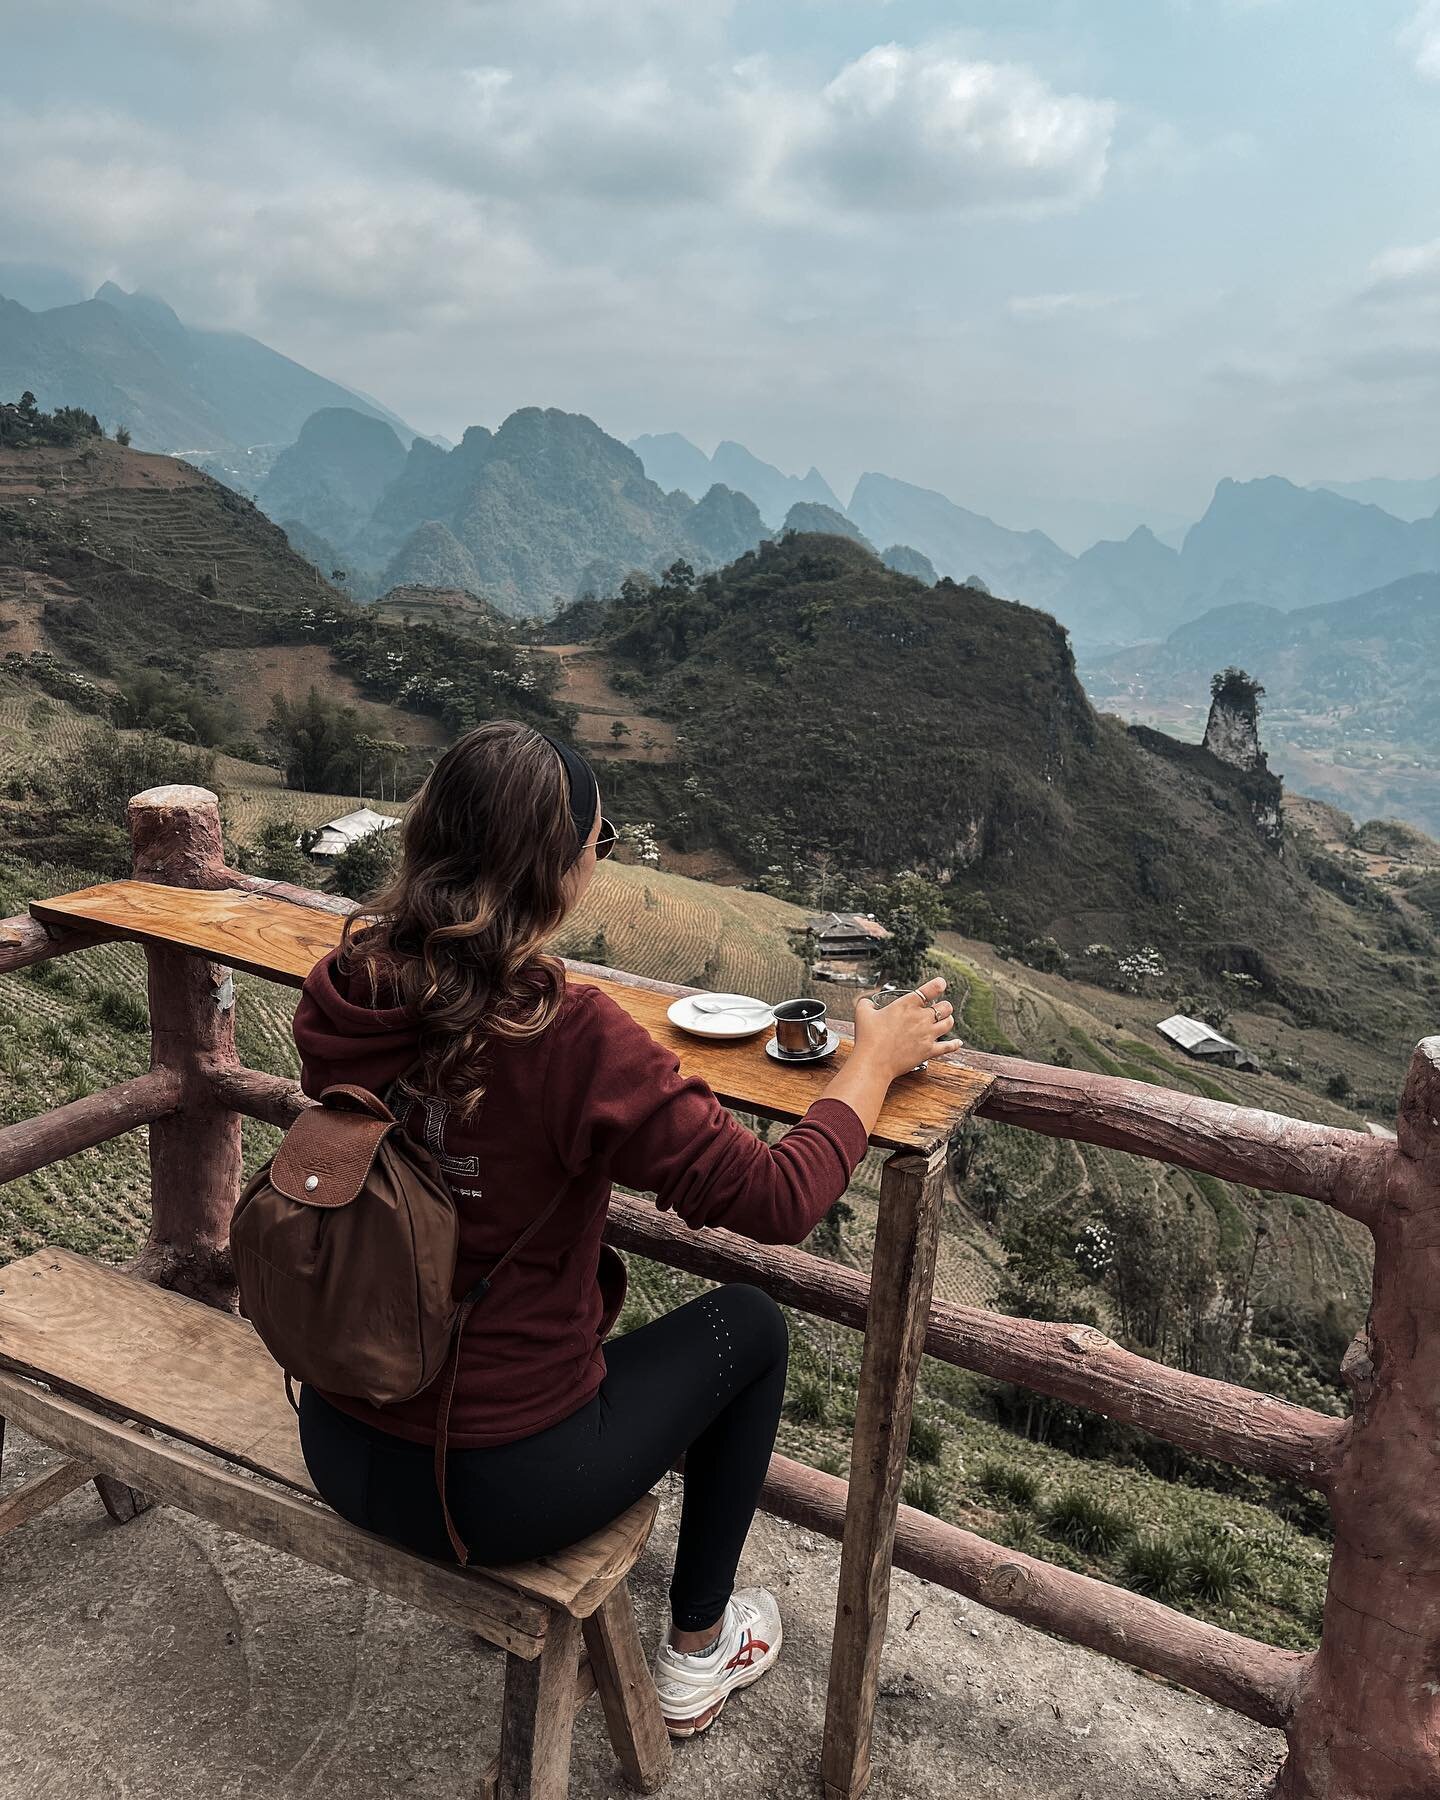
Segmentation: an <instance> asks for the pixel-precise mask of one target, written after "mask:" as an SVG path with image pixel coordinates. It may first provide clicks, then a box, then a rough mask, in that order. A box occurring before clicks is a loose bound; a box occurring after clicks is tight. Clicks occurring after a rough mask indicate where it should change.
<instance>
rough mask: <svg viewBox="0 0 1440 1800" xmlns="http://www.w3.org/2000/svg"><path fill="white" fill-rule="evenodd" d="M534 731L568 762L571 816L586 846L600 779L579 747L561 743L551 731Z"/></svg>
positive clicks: (582, 846) (581, 840)
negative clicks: (596, 777)
mask: <svg viewBox="0 0 1440 1800" xmlns="http://www.w3.org/2000/svg"><path fill="white" fill-rule="evenodd" d="M535 735H536V736H537V737H542V738H544V740H545V742H546V743H547V744H549V746H550V748H551V749H552V750H554V751H555V753H556V755H557V756H558V757H559V758H560V761H561V762H562V763H563V764H564V765H565V781H566V784H567V785H568V787H569V789H570V819H571V822H572V823H573V824H574V827H575V838H576V842H577V843H578V844H579V846H580V848H581V849H582V850H583V849H584V847H585V842H586V839H587V838H588V837H589V836H590V827H591V826H592V825H593V824H594V823H595V814H596V812H597V810H598V809H599V805H600V783H599V782H598V781H597V780H596V779H595V771H594V770H593V769H592V768H591V767H590V765H589V763H588V762H586V760H585V758H584V757H583V756H582V755H581V754H580V752H579V751H578V750H572V749H571V748H570V746H569V745H568V744H562V743H561V742H560V740H559V739H558V738H553V737H551V736H550V734H549V732H546V731H538V732H536V734H535Z"/></svg>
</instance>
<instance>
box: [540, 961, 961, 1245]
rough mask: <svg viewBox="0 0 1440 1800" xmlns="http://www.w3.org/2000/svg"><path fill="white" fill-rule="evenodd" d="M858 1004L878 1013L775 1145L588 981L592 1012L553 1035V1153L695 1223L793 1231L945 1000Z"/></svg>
mask: <svg viewBox="0 0 1440 1800" xmlns="http://www.w3.org/2000/svg"><path fill="white" fill-rule="evenodd" d="M930 985H931V986H934V984H933V983H932V984H930ZM864 1010H865V1011H866V1012H867V1013H871V1014H873V1017H872V1018H868V1019H866V1020H865V1021H864V1022H863V1023H861V1024H860V1025H859V1026H858V1027H857V1034H856V1048H855V1049H854V1050H853V1051H852V1052H851V1054H850V1056H849V1058H847V1061H846V1065H845V1067H844V1068H843V1069H842V1070H841V1071H840V1073H839V1074H837V1076H836V1077H835V1080H834V1081H833V1082H831V1084H830V1086H829V1087H828V1088H827V1090H826V1092H825V1094H824V1095H822V1096H821V1098H820V1099H819V1100H817V1101H816V1102H815V1104H814V1105H813V1106H812V1107H811V1108H810V1110H809V1111H808V1112H807V1113H806V1115H805V1117H804V1118H803V1119H801V1120H800V1122H799V1123H798V1124H797V1125H794V1126H792V1127H791V1128H790V1130H789V1131H787V1132H786V1134H785V1136H784V1137H783V1138H782V1139H781V1140H780V1141H779V1142H778V1143H776V1144H773V1145H772V1144H764V1143H762V1142H761V1141H760V1140H759V1138H757V1137H756V1136H755V1134H754V1133H753V1132H750V1131H747V1130H746V1129H745V1128H744V1126H742V1125H740V1124H739V1123H737V1121H736V1120H735V1119H734V1118H732V1117H731V1115H730V1114H729V1113H728V1112H726V1110H725V1108H724V1107H723V1106H721V1104H720V1102H719V1101H718V1100H717V1099H716V1097H715V1095H714V1093H713V1092H712V1090H711V1089H710V1088H709V1087H708V1086H707V1084H706V1083H705V1082H703V1081H700V1080H698V1079H696V1078H694V1077H689V1078H686V1077H683V1076H682V1075H681V1074H680V1070H679V1062H678V1059H677V1058H676V1056H675V1053H674V1051H673V1050H670V1049H667V1048H666V1047H665V1046H664V1045H663V1044H658V1043H656V1041H655V1039H654V1038H652V1037H651V1036H650V1034H649V1033H648V1032H647V1031H645V1030H644V1028H643V1027H642V1026H640V1025H638V1024H636V1022H635V1021H634V1020H633V1019H631V1018H630V1016H629V1015H628V1014H627V1013H626V1012H624V1011H623V1009H622V1008H620V1007H619V1006H617V1005H616V1004H615V1002H614V1001H613V1000H611V999H609V997H608V996H606V995H604V994H601V993H599V992H598V991H596V990H592V993H591V995H589V996H587V1016H586V1017H584V1018H583V1019H582V1018H577V1019H576V1020H575V1026H576V1029H575V1030H574V1032H573V1035H572V1034H570V1033H567V1035H566V1038H565V1039H564V1040H560V1041H557V1043H556V1045H555V1055H554V1057H553V1058H552V1063H551V1068H550V1075H549V1080H548V1081H547V1088H548V1089H549V1090H550V1093H549V1095H547V1099H549V1101H550V1106H549V1112H548V1116H549V1120H550V1127H551V1134H552V1140H553V1142H554V1145H555V1149H556V1153H557V1154H558V1155H559V1157H560V1159H561V1161H562V1163H563V1164H564V1165H565V1167H566V1168H568V1169H571V1170H573V1171H574V1172H576V1173H579V1171H580V1170H581V1169H584V1168H586V1167H593V1166H594V1165H595V1164H596V1163H599V1164H600V1165H601V1166H603V1167H604V1168H605V1170H606V1172H607V1173H608V1174H609V1175H610V1176H611V1177H612V1178H613V1179H614V1180H616V1181H619V1182H621V1183H622V1184H623V1185H624V1186H626V1187H632V1188H637V1189H639V1190H641V1191H642V1192H643V1191H647V1190H648V1191H650V1192H653V1193H654V1195H655V1199H656V1204H657V1205H658V1206H659V1207H661V1208H662V1209H667V1208H668V1209H673V1210H674V1211H675V1212H677V1213H678V1214H679V1215H680V1217H681V1218H683V1219H684V1220H685V1222H686V1223H687V1224H688V1225H691V1226H693V1227H696V1228H698V1227H700V1226H704V1225H720V1226H724V1227H725V1228H726V1229H728V1230H730V1231H738V1232H742V1233H743V1234H744V1235H745V1236H747V1237H751V1238H754V1239H756V1240H757V1241H758V1242H761V1243H786V1244H796V1243H799V1242H800V1241H801V1239H802V1238H804V1237H806V1236H807V1235H808V1234H809V1233H810V1232H811V1231H812V1230H813V1229H814V1227H815V1225H816V1224H817V1222H818V1221H819V1220H820V1219H821V1218H822V1217H823V1216H824V1214H825V1213H826V1212H827V1211H828V1210H829V1208H830V1207H831V1206H832V1205H833V1204H834V1203H835V1201H836V1200H838V1199H839V1197H840V1195H841V1194H843V1193H844V1191H845V1188H846V1185H847V1184H848V1182H849V1180H850V1177H851V1175H852V1174H853V1173H854V1170H855V1166H856V1164H857V1163H858V1162H859V1161H860V1159H861V1157H863V1156H864V1154H865V1148H866V1143H867V1140H868V1135H869V1132H870V1130H871V1128H872V1127H873V1125H874V1123H875V1119H876V1117H877V1116H878V1114H879V1111H880V1107H881V1104H882V1103H883V1101H884V1098H885V1092H886V1090H887V1089H888V1087H889V1085H890V1082H891V1080H893V1079H894V1076H895V1075H896V1074H899V1073H901V1072H903V1071H904V1070H905V1069H909V1068H913V1067H914V1065H915V1064H916V1063H917V1062H920V1061H921V1060H923V1058H924V1057H925V1056H926V1055H930V1054H933V1053H935V1051H936V1049H937V1047H938V1046H939V1042H940V1035H941V1033H942V1032H943V1031H944V1029H945V1028H946V1026H947V1025H948V1020H949V1013H948V1009H947V1008H945V1005H944V1003H943V1002H942V1003H941V1004H940V1005H939V1006H937V1008H936V1012H937V1014H939V1015H940V1016H939V1017H938V1018H937V1017H936V1016H935V1015H932V1013H931V1010H930V1006H929V1004H928V1003H927V1004H923V1005H922V1004H921V1002H920V1001H918V1000H917V1001H915V1002H914V1003H913V1004H907V1003H906V1002H904V1001H897V1002H895V1004H894V1005H893V1006H891V1007H887V1008H885V1009H884V1010H883V1011H876V1009H874V1008H866V1009H864ZM892 1015H895V1016H893V1017H892ZM906 1015H908V1017H907V1016H906ZM922 1021H923V1023H922Z"/></svg>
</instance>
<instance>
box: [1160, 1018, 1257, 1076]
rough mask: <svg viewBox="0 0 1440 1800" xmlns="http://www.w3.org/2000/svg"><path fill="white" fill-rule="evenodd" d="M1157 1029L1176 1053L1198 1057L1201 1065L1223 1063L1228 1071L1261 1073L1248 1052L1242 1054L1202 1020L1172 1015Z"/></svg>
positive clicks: (1239, 1049)
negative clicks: (1240, 1070)
mask: <svg viewBox="0 0 1440 1800" xmlns="http://www.w3.org/2000/svg"><path fill="white" fill-rule="evenodd" d="M1155 1029H1156V1030H1157V1031H1158V1032H1159V1033H1160V1035H1161V1037H1163V1038H1165V1039H1167V1040H1168V1041H1169V1042H1170V1043H1172V1044H1174V1045H1175V1046H1176V1048H1177V1049H1180V1050H1183V1051H1184V1052H1185V1054H1186V1055H1187V1056H1194V1057H1198V1058H1199V1059H1200V1060H1201V1061H1202V1062H1215V1063H1222V1064H1223V1065H1224V1066H1225V1067H1226V1068H1227V1069H1254V1070H1258V1069H1259V1067H1260V1064H1259V1062H1258V1061H1257V1060H1256V1058H1255V1057H1254V1056H1252V1055H1251V1053H1250V1052H1249V1051H1248V1050H1242V1049H1241V1048H1240V1046H1239V1044H1232V1043H1231V1042H1230V1040H1229V1038H1227V1037H1221V1035H1220V1033H1219V1032H1218V1031H1216V1030H1215V1029H1214V1027H1213V1026H1210V1025H1207V1024H1206V1023H1205V1021H1204V1020H1203V1019H1190V1018H1187V1017H1186V1016H1185V1014H1184V1013H1172V1014H1171V1015H1170V1017H1169V1018H1168V1019H1161V1021H1160V1023H1159V1024H1158V1025H1157V1026H1156V1027H1155Z"/></svg>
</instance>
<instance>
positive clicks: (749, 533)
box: [685, 481, 768, 565]
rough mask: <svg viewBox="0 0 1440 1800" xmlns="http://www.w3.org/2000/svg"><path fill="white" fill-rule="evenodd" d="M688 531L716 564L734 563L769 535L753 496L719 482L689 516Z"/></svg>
mask: <svg viewBox="0 0 1440 1800" xmlns="http://www.w3.org/2000/svg"><path fill="white" fill-rule="evenodd" d="M685 534H686V536H687V537H688V538H689V539H690V540H691V542H692V543H694V544H696V545H698V546H699V548H700V549H701V550H702V551H703V552H704V554H705V558H706V561H707V562H709V563H711V564H713V565H718V564H720V563H729V562H734V560H735V558H736V557H737V556H743V555H744V554H745V552H746V551H747V550H753V549H754V548H755V546H756V545H757V544H758V543H759V542H760V540H761V539H762V538H763V537H766V536H768V533H767V532H766V529H765V521H764V520H763V519H762V518H761V517H760V511H759V508H758V507H757V506H756V505H755V502H754V501H753V500H752V499H751V498H750V496H749V495H748V494H737V493H736V492H735V490H734V489H733V488H728V487H725V486H723V485H722V484H721V483H720V482H718V481H717V482H716V483H715V484H714V486H713V487H711V488H709V489H707V490H706V492H705V494H704V495H703V497H702V498H701V499H700V501H699V502H698V504H697V505H696V507H695V510H694V512H692V513H690V514H689V515H688V516H687V518H686V520H685Z"/></svg>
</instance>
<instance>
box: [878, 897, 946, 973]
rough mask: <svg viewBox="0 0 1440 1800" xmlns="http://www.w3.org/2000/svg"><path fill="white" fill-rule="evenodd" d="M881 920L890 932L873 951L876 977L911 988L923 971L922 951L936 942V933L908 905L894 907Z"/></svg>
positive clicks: (923, 959) (923, 956)
mask: <svg viewBox="0 0 1440 1800" xmlns="http://www.w3.org/2000/svg"><path fill="white" fill-rule="evenodd" d="M876 916H877V917H878V916H879V915H878V914H877V915H876ZM883 922H884V925H885V928H886V930H887V931H888V932H889V933H890V935H889V937H888V938H886V939H885V940H884V941H883V942H882V943H881V945H880V947H879V949H878V950H877V951H876V952H875V956H874V963H873V966H874V972H875V976H876V979H877V980H878V981H893V982H895V983H897V985H899V986H901V987H914V986H916V984H917V983H918V982H919V980H920V977H921V976H922V975H923V974H924V972H925V952H926V951H927V950H928V949H929V948H930V946H931V944H933V943H934V942H935V934H934V932H933V931H931V930H930V928H929V927H928V926H927V925H926V924H925V922H924V920H923V919H922V918H921V917H920V915H919V914H918V913H917V912H915V911H914V909H913V908H912V907H908V906H899V907H896V908H895V909H894V911H893V912H891V914H890V916H889V917H888V918H887V919H886V920H884V921H883Z"/></svg>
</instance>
